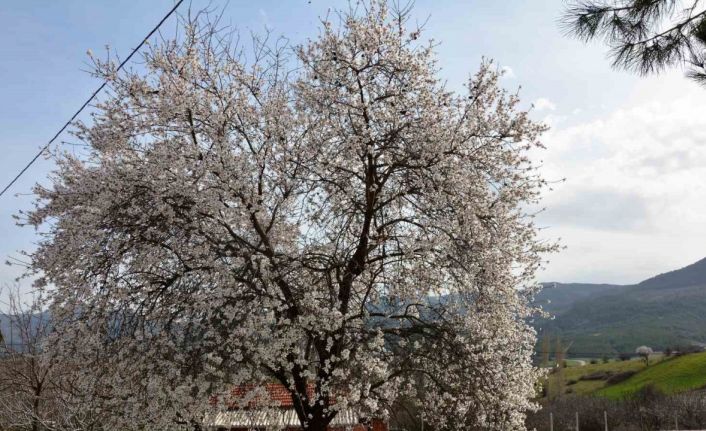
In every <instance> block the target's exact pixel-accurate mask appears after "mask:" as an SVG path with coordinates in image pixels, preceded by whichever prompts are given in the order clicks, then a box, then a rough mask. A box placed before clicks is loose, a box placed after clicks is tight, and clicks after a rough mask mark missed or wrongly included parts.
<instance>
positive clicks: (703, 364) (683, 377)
mask: <svg viewBox="0 0 706 431" xmlns="http://www.w3.org/2000/svg"><path fill="white" fill-rule="evenodd" d="M647 385H653V386H654V387H655V388H656V389H658V390H660V391H662V392H664V393H666V394H673V393H677V392H684V391H688V390H692V389H699V388H702V387H704V386H706V352H703V353H693V354H690V355H684V356H679V357H676V358H670V359H668V360H665V361H662V362H660V363H658V364H655V365H650V366H649V367H648V368H645V369H644V370H642V371H641V372H639V373H637V374H635V375H634V376H632V377H631V378H629V379H628V380H625V381H624V382H621V383H617V384H615V385H611V386H607V387H604V388H601V389H599V390H598V391H596V395H599V396H605V397H609V398H624V397H628V396H630V395H633V394H635V393H636V392H637V391H639V390H640V389H642V388H644V387H645V386H647Z"/></svg>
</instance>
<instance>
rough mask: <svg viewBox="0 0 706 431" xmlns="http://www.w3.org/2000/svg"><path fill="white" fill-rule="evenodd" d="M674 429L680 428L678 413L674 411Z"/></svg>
mask: <svg viewBox="0 0 706 431" xmlns="http://www.w3.org/2000/svg"><path fill="white" fill-rule="evenodd" d="M674 429H675V430H678V429H679V421H678V420H677V414H676V413H674Z"/></svg>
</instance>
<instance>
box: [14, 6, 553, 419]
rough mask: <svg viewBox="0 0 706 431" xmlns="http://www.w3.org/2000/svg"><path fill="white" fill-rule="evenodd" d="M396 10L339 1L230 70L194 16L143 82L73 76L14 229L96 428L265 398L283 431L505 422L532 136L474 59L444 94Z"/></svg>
mask: <svg viewBox="0 0 706 431" xmlns="http://www.w3.org/2000/svg"><path fill="white" fill-rule="evenodd" d="M408 14H409V10H407V9H404V10H397V9H394V8H392V9H390V8H388V5H387V4H386V3H385V2H383V1H371V2H369V3H362V4H361V5H360V6H358V7H357V8H355V9H353V10H350V11H348V12H342V13H340V14H338V15H335V16H336V17H337V18H336V19H335V20H334V19H331V20H329V19H326V20H324V21H323V23H322V29H321V32H320V35H319V36H318V37H317V38H315V39H313V40H310V41H308V42H307V43H305V44H304V45H302V46H297V47H289V46H287V45H283V44H280V43H278V42H270V41H267V40H259V39H255V41H254V43H253V44H252V47H251V48H252V52H253V53H252V54H250V55H245V54H243V52H245V48H246V44H240V43H239V42H238V39H237V38H234V37H233V35H232V34H230V35H229V34H228V33H224V32H223V31H222V30H219V24H218V21H217V20H215V21H212V20H210V19H209V18H208V16H207V15H203V14H201V15H198V14H197V15H195V16H194V17H193V18H192V19H188V20H185V22H184V25H183V29H182V30H183V32H182V33H181V34H180V35H179V36H178V37H177V38H175V39H173V40H161V41H157V42H155V43H153V44H151V45H150V49H149V51H148V52H147V53H146V54H145V55H144V69H140V70H134V71H128V72H121V73H116V72H115V64H114V63H113V62H110V61H101V60H99V59H96V58H94V61H95V64H96V74H97V75H98V76H99V77H101V78H104V79H106V80H107V81H108V82H109V87H110V90H111V91H110V96H109V97H106V98H105V99H104V100H103V101H102V102H101V103H99V104H98V106H97V112H96V113H95V115H94V116H93V117H92V120H91V122H90V123H88V124H84V123H79V124H77V126H76V130H75V135H76V137H77V139H78V140H79V141H80V142H81V143H83V145H84V147H83V148H84V150H85V152H84V154H79V155H74V154H73V153H68V152H67V153H62V154H58V155H57V163H58V169H57V171H56V172H55V173H54V175H53V185H52V187H49V188H44V187H41V186H37V187H36V189H35V191H36V194H37V196H38V200H37V207H36V209H35V210H34V211H33V212H32V213H31V214H29V216H28V222H29V223H30V224H32V225H34V226H36V227H37V228H39V229H40V230H42V231H43V235H44V238H43V240H42V241H41V243H40V244H39V246H38V248H37V250H36V251H35V252H33V253H32V254H31V258H32V267H33V269H34V270H35V271H36V273H37V274H38V275H40V276H41V278H40V281H39V282H38V284H39V285H41V286H44V287H45V288H46V289H47V291H48V294H49V295H50V296H51V300H52V316H54V319H55V321H56V327H57V337H56V340H55V345H56V348H57V349H58V350H59V351H60V352H62V354H64V355H66V356H70V357H72V358H74V359H75V360H77V361H79V362H80V363H81V364H82V366H83V368H82V373H83V375H84V377H85V378H84V381H85V383H86V385H87V387H88V388H90V391H92V392H90V393H91V394H93V395H92V401H93V402H95V403H99V407H96V408H100V409H103V411H104V412H106V416H111V415H112V418H111V419H107V420H111V421H112V422H111V424H112V426H115V427H118V428H121V429H132V428H139V427H141V426H156V427H158V428H159V427H167V426H173V425H174V424H185V425H189V426H197V425H198V424H199V421H200V420H201V418H202V417H203V414H204V412H206V411H207V410H208V409H211V408H214V406H213V405H211V404H209V403H208V400H209V399H210V400H211V401H212V402H215V403H216V404H217V405H218V406H217V408H227V407H228V406H229V405H230V404H229V403H230V401H229V389H230V388H232V387H233V385H238V384H246V383H247V384H252V383H258V382H268V381H273V380H274V381H278V382H280V383H282V384H284V385H285V386H286V387H287V388H289V390H290V391H291V392H292V395H293V399H294V404H295V409H296V412H297V415H298V416H299V418H300V421H301V422H302V425H303V426H304V427H305V428H306V429H313V430H323V429H324V428H325V427H326V425H327V424H328V423H329V422H330V421H331V420H332V418H333V417H334V416H335V415H336V414H337V412H338V411H340V410H341V409H344V408H353V409H356V410H357V411H359V412H361V414H363V415H367V416H368V417H371V416H373V415H382V416H384V415H386V414H387V412H388V411H389V408H390V406H391V405H392V403H394V402H395V400H397V399H398V398H400V397H402V396H405V397H413V398H415V399H419V400H422V402H421V404H420V406H419V408H420V412H423V413H424V415H425V417H426V418H428V420H430V421H434V422H435V423H436V424H437V426H438V427H439V429H452V428H459V429H460V428H463V429H475V428H482V429H498V430H509V429H523V428H524V420H523V419H524V412H525V411H526V410H527V409H529V408H532V404H531V402H530V400H529V399H530V398H531V397H532V396H533V395H534V390H535V387H534V383H535V380H536V378H537V376H538V373H539V372H538V370H537V369H536V368H534V367H533V366H532V364H531V355H532V350H533V346H534V341H535V334H534V332H533V330H532V329H531V328H530V327H529V326H528V323H527V321H528V319H529V318H530V317H531V316H532V315H533V314H534V313H535V312H536V310H534V309H533V308H532V307H530V306H529V305H528V296H529V295H530V294H531V293H532V292H533V289H534V287H535V286H534V279H533V275H534V271H535V270H536V269H537V268H538V266H539V265H540V264H541V255H542V254H543V253H544V252H547V251H550V250H552V249H553V248H554V246H553V245H552V244H548V243H544V242H541V241H539V240H538V239H537V237H536V228H535V226H534V224H533V222H532V217H531V216H529V215H527V213H526V208H528V205H531V204H534V203H536V202H537V199H538V197H539V193H540V192H541V190H542V189H543V187H544V185H545V182H544V180H543V179H542V178H541V177H540V176H539V175H538V173H537V171H536V169H535V166H534V165H533V164H532V163H531V161H530V159H529V156H528V152H529V151H530V150H531V149H533V148H537V147H541V144H540V143H539V141H538V139H539V136H540V134H541V133H542V131H543V130H544V126H543V125H541V124H538V123H535V122H533V121H531V120H530V119H529V118H528V115H527V112H524V111H521V110H519V109H518V107H517V104H518V102H519V99H518V97H517V96H516V95H515V94H510V93H507V92H506V91H504V90H502V89H501V88H500V87H499V85H498V78H499V72H497V70H496V69H495V68H494V67H493V65H492V64H491V63H484V64H482V65H481V67H480V70H479V71H478V72H477V73H476V74H475V75H473V76H471V77H470V79H469V80H468V83H467V89H466V92H465V93H464V94H455V93H453V92H451V91H449V90H448V89H447V88H446V87H445V84H444V82H443V80H442V79H441V78H440V77H439V71H438V67H437V65H436V59H435V56H434V50H433V47H434V45H433V44H432V43H431V42H429V43H425V42H421V39H420V29H418V28H411V29H410V28H408V27H407V25H406V21H407V17H408ZM422 376H424V378H422ZM420 382H421V383H420ZM308 385H313V388H314V390H313V393H312V392H310V391H307V387H308Z"/></svg>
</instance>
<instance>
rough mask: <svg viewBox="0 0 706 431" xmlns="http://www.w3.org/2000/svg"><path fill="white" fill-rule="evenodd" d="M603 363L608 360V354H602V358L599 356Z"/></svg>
mask: <svg viewBox="0 0 706 431" xmlns="http://www.w3.org/2000/svg"><path fill="white" fill-rule="evenodd" d="M601 359H602V361H603V363H604V364H607V363H608V362H609V361H610V360H609V359H608V356H606V355H603V358H601Z"/></svg>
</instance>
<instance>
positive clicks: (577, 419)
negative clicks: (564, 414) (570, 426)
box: [576, 412, 579, 431]
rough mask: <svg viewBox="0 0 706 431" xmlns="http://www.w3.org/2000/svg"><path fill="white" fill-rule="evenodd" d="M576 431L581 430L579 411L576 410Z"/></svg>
mask: <svg viewBox="0 0 706 431" xmlns="http://www.w3.org/2000/svg"><path fill="white" fill-rule="evenodd" d="M576 431H579V412H576Z"/></svg>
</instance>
